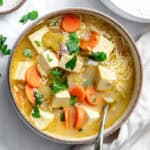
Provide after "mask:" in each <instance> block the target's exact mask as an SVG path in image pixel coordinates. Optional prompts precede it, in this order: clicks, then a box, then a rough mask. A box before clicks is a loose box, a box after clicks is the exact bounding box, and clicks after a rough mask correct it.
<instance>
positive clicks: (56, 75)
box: [51, 69, 62, 78]
mask: <svg viewBox="0 0 150 150" xmlns="http://www.w3.org/2000/svg"><path fill="white" fill-rule="evenodd" d="M51 73H52V75H53V76H54V77H55V78H56V77H61V76H62V72H61V71H59V70H56V69H55V70H52V72H51Z"/></svg>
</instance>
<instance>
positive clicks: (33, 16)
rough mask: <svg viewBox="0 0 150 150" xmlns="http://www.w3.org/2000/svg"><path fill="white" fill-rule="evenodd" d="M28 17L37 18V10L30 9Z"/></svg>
mask: <svg viewBox="0 0 150 150" xmlns="http://www.w3.org/2000/svg"><path fill="white" fill-rule="evenodd" d="M28 18H29V19H30V20H35V19H36V18H38V11H35V10H34V11H31V12H29V13H28Z"/></svg>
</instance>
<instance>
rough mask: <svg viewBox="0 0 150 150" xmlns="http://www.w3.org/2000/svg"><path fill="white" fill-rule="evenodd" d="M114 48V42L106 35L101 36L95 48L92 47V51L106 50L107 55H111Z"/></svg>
mask: <svg viewBox="0 0 150 150" xmlns="http://www.w3.org/2000/svg"><path fill="white" fill-rule="evenodd" d="M113 49H114V44H113V43H112V42H111V41H109V40H108V39H107V38H105V37H104V36H102V35H101V36H100V40H99V43H98V44H97V46H96V47H95V48H93V49H92V52H95V53H96V52H105V53H106V54H107V57H109V55H110V53H111V52H112V51H113Z"/></svg>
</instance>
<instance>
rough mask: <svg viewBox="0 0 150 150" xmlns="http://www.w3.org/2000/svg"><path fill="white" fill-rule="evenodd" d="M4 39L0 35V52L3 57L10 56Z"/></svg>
mask: <svg viewBox="0 0 150 150" xmlns="http://www.w3.org/2000/svg"><path fill="white" fill-rule="evenodd" d="M6 39H7V38H6V37H4V36H3V35H2V34H0V51H1V52H2V53H3V54H4V55H10V52H11V50H10V49H9V48H8V45H7V44H6Z"/></svg>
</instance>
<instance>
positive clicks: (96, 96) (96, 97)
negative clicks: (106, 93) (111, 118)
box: [85, 86, 103, 106]
mask: <svg viewBox="0 0 150 150" xmlns="http://www.w3.org/2000/svg"><path fill="white" fill-rule="evenodd" d="M85 93H86V98H85V101H86V102H87V103H88V104H89V105H92V106H96V105H102V104H103V97H102V95H101V94H100V93H98V92H96V90H95V89H94V87H93V86H88V87H87V88H86V91H85Z"/></svg>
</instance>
